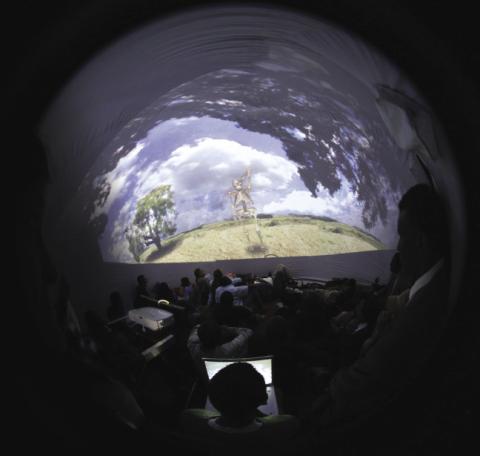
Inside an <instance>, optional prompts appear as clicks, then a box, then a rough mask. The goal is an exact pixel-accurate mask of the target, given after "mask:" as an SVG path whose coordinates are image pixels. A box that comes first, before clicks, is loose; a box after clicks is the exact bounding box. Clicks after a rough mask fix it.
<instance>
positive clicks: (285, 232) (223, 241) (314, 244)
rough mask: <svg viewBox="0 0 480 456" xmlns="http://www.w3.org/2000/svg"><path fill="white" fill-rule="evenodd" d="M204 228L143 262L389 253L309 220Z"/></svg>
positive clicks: (350, 232)
mask: <svg viewBox="0 0 480 456" xmlns="http://www.w3.org/2000/svg"><path fill="white" fill-rule="evenodd" d="M257 223H258V231H257V229H256V228H257V226H256V224H255V221H254V220H242V221H224V222H218V223H212V224H208V225H203V226H200V227H198V228H196V229H194V230H191V231H188V232H184V233H180V234H177V235H175V236H172V237H170V238H168V239H166V240H165V241H164V242H163V246H162V249H161V250H160V251H158V250H157V248H156V247H155V246H150V247H149V248H148V249H147V250H146V251H145V252H143V254H142V255H141V262H143V263H183V262H195V261H215V260H229V259H239V258H264V257H265V256H267V255H271V256H278V257H288V256H316V255H328V254H335V253H349V252H362V251H367V250H381V249H384V248H386V247H385V246H384V245H383V244H382V243H381V242H380V241H378V240H377V239H376V238H374V237H373V236H370V235H368V234H367V233H365V232H363V231H360V230H359V229H357V228H354V227H352V226H349V225H345V224H343V223H339V222H335V221H324V220H320V219H317V218H309V217H294V216H285V217H272V218H266V219H259V220H258V221H257Z"/></svg>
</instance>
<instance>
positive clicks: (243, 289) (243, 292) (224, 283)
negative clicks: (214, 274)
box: [215, 276, 248, 306]
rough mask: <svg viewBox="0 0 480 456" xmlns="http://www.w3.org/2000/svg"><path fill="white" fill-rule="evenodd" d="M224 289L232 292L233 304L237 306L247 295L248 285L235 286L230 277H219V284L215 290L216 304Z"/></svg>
mask: <svg viewBox="0 0 480 456" xmlns="http://www.w3.org/2000/svg"><path fill="white" fill-rule="evenodd" d="M226 291H229V292H230V293H232V295H233V304H234V305H235V306H239V305H242V304H243V298H246V297H247V295H248V285H239V286H235V285H234V284H233V282H232V279H230V277H227V276H223V277H222V278H221V279H220V285H219V286H218V287H217V289H216V290H215V302H216V303H217V304H218V303H220V298H221V296H222V294H223V293H224V292H226Z"/></svg>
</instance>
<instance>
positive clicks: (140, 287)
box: [133, 274, 150, 309]
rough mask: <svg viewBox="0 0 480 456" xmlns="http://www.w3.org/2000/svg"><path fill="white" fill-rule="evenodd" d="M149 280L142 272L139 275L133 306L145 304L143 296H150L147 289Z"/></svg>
mask: <svg viewBox="0 0 480 456" xmlns="http://www.w3.org/2000/svg"><path fill="white" fill-rule="evenodd" d="M147 284H148V280H147V278H146V277H145V276H144V275H143V274H141V275H139V276H138V277H137V287H136V288H135V298H134V301H133V307H134V308H135V309H138V308H140V307H144V306H145V302H144V300H143V298H142V296H150V293H149V292H148V289H147Z"/></svg>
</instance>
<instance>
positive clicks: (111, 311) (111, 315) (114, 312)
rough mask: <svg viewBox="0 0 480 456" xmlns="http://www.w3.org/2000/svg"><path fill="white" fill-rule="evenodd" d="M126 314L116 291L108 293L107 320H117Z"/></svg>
mask: <svg viewBox="0 0 480 456" xmlns="http://www.w3.org/2000/svg"><path fill="white" fill-rule="evenodd" d="M126 314H127V312H126V310H125V305H124V304H123V300H122V296H121V295H120V293H119V292H118V291H114V292H112V293H111V294H110V305H109V306H108V308H107V317H108V320H109V321H114V320H118V319H119V318H122V317H124V316H125V315H126Z"/></svg>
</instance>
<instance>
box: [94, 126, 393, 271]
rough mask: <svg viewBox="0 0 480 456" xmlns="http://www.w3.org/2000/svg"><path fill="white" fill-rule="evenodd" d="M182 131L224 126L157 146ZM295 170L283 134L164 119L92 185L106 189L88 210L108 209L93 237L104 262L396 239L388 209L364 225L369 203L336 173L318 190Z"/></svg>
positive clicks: (277, 252) (284, 251)
mask: <svg viewBox="0 0 480 456" xmlns="http://www.w3.org/2000/svg"><path fill="white" fill-rule="evenodd" d="M215 127H216V128H215ZM219 127H222V129H221V130H220V129H219ZM179 130H181V131H182V132H184V133H185V132H187V133H188V131H192V130H194V131H196V132H197V133H198V132H200V133H202V130H203V131H205V130H209V131H210V132H212V131H221V132H222V136H226V137H227V139H225V138H222V137H211V136H214V135H212V134H211V136H207V135H201V136H200V137H198V136H197V137H196V138H191V140H190V141H189V144H182V145H179V147H176V148H175V149H174V150H173V151H171V153H168V152H166V151H165V150H164V149H163V148H161V147H159V146H160V145H163V146H165V144H166V143H167V144H168V142H169V140H170V141H171V137H172V136H174V135H175V133H177V134H178V133H179ZM187 136H188V134H187ZM218 136H220V135H218ZM297 136H298V137H299V135H298V133H297ZM184 139H185V138H184ZM324 142H325V143H327V141H324ZM327 144H328V146H329V149H331V150H330V159H331V160H332V161H333V160H334V154H335V152H336V154H337V155H338V154H339V152H340V151H339V150H338V149H339V148H340V146H341V142H340V141H339V140H338V137H333V138H331V140H330V141H329V142H328V143H327ZM257 145H258V146H257ZM332 145H335V146H337V151H335V150H334V149H333V147H332ZM363 146H365V144H364V143H363ZM357 167H358V165H357ZM301 169H302V164H299V163H297V162H295V161H293V160H291V159H289V157H288V156H287V154H286V153H285V150H284V148H283V144H282V142H281V141H280V140H278V139H277V138H274V137H271V136H269V135H266V134H261V133H256V132H251V131H247V130H244V129H242V128H239V127H238V125H237V124H235V123H234V122H230V121H223V120H219V119H212V118H196V117H190V118H185V119H169V120H168V121H165V122H161V123H159V124H158V125H157V127H156V128H154V129H152V131H151V132H149V134H148V135H147V137H146V138H144V139H143V140H141V141H138V142H137V143H136V145H135V147H133V148H132V150H131V151H130V152H127V153H126V154H125V153H124V154H123V156H122V157H121V158H120V159H119V160H118V161H117V163H116V166H115V168H114V169H112V170H111V171H110V172H108V173H105V174H103V175H97V176H98V177H97V178H96V179H95V185H96V186H97V189H98V188H102V186H103V188H104V189H105V188H106V189H107V191H104V192H101V191H98V190H97V194H101V195H103V198H102V200H101V201H96V204H95V211H93V212H92V213H91V215H90V219H91V220H95V219H98V218H99V217H100V216H102V217H104V221H105V223H104V224H105V226H104V229H103V232H102V234H101V236H100V237H99V244H100V248H101V251H102V255H103V257H104V260H105V261H111V262H127V263H132V262H133V263H134V262H139V263H151V262H155V263H156V262H160V263H168V262H171V263H178V262H194V261H215V260H226V259H241V258H263V257H268V256H278V257H286V256H311V255H323V254H334V253H348V252H357V251H366V250H372V249H383V248H391V246H392V245H394V243H395V241H396V239H395V227H394V223H393V221H391V220H390V219H393V218H394V217H389V218H387V220H377V222H376V224H375V225H374V226H373V227H366V226H365V224H364V223H363V221H364V212H365V204H364V203H363V202H361V201H359V200H358V192H357V191H355V190H354V189H353V188H352V185H351V184H350V183H349V182H348V181H347V179H346V177H345V176H344V175H343V173H342V172H341V171H339V170H337V176H338V179H339V180H340V182H341V184H340V188H339V189H338V190H336V191H335V192H331V191H330V190H329V189H327V188H325V187H323V186H322V185H321V184H319V185H318V186H317V188H316V195H315V196H314V195H312V193H311V191H310V190H309V189H308V188H307V187H306V185H305V183H304V181H303V176H302V174H301ZM380 177H381V176H380ZM247 181H248V182H247ZM380 182H382V183H383V187H382V188H381V190H380V191H381V192H382V198H384V199H385V201H386V204H387V207H388V209H389V210H395V208H396V199H397V198H398V196H397V195H396V193H397V192H394V191H392V189H391V188H389V186H388V180H387V179H385V178H384V179H383V180H381V179H380ZM384 222H385V223H384Z"/></svg>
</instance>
